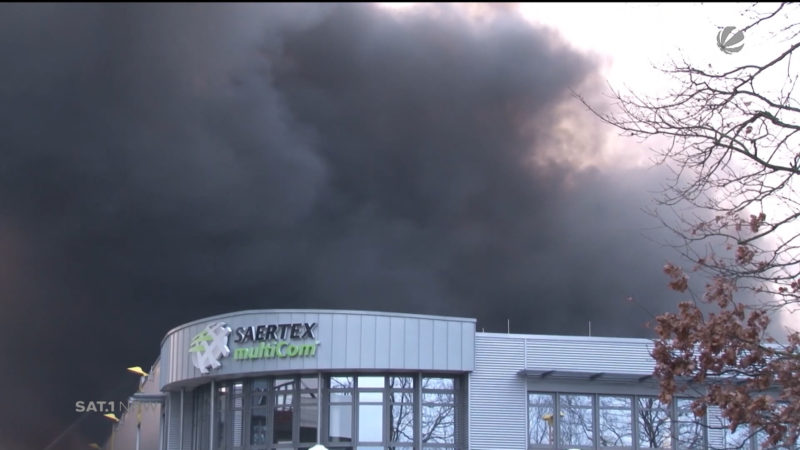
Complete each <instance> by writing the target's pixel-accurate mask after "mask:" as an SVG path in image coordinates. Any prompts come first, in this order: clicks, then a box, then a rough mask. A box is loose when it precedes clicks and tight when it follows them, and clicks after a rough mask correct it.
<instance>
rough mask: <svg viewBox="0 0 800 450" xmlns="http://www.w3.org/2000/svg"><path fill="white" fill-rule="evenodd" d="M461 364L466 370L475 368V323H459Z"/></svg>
mask: <svg viewBox="0 0 800 450" xmlns="http://www.w3.org/2000/svg"><path fill="white" fill-rule="evenodd" d="M461 342H463V343H464V345H463V346H462V347H461V358H462V359H461V365H462V366H463V367H465V368H467V370H473V369H475V323H474V322H473V323H467V322H465V323H462V324H461Z"/></svg>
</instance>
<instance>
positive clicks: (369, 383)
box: [358, 376, 384, 389]
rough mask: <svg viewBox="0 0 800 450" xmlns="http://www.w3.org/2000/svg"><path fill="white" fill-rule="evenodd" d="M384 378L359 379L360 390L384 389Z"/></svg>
mask: <svg viewBox="0 0 800 450" xmlns="http://www.w3.org/2000/svg"><path fill="white" fill-rule="evenodd" d="M383 383H384V378H383V377H373V376H370V377H358V388H359V389H363V388H382V387H384V384H383Z"/></svg>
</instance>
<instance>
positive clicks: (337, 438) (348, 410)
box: [328, 405, 353, 442]
mask: <svg viewBox="0 0 800 450" xmlns="http://www.w3.org/2000/svg"><path fill="white" fill-rule="evenodd" d="M352 424H353V407H352V406H351V405H331V406H330V414H329V417H328V440H330V441H331V442H351V441H352V440H353V425H352Z"/></svg>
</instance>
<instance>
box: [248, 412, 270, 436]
mask: <svg viewBox="0 0 800 450" xmlns="http://www.w3.org/2000/svg"><path fill="white" fill-rule="evenodd" d="M250 443H251V444H253V445H264V444H266V443H267V410H266V409H264V408H253V410H252V412H251V414H250Z"/></svg>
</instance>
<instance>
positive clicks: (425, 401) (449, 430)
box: [420, 377, 456, 444]
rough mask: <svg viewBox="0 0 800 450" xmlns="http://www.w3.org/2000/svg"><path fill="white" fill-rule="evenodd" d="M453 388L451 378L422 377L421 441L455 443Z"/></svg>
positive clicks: (453, 382)
mask: <svg viewBox="0 0 800 450" xmlns="http://www.w3.org/2000/svg"><path fill="white" fill-rule="evenodd" d="M454 388H455V380H454V379H453V378H445V377H423V378H422V408H421V412H422V414H421V416H422V423H420V434H421V438H422V443H437V444H454V443H455V439H456V407H455V393H454V392H452V391H453V389H454ZM448 391H449V392H448Z"/></svg>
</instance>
